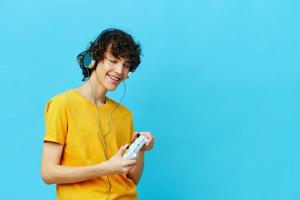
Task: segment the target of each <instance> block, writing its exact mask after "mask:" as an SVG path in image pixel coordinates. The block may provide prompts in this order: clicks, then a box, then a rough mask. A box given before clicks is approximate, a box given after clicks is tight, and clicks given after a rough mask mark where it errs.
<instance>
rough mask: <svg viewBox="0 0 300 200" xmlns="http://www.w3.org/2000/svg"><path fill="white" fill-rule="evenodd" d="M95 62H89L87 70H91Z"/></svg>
mask: <svg viewBox="0 0 300 200" xmlns="http://www.w3.org/2000/svg"><path fill="white" fill-rule="evenodd" d="M95 63H96V62H95V60H94V59H93V60H92V61H91V63H90V64H89V65H88V68H89V69H92V68H93V67H94V66H95Z"/></svg>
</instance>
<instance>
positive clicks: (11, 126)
mask: <svg viewBox="0 0 300 200" xmlns="http://www.w3.org/2000/svg"><path fill="white" fill-rule="evenodd" d="M299 9H300V4H299V1H293V0H285V1H282V0H265V1H261V0H251V1H250V0H248V1H244V0H236V1H233V0H207V1H187V0H186V1H171V0H169V1H158V0H156V1H153V0H151V1H138V0H135V1H133V0H132V1H125V0H122V1H121V0H120V1H116V0H111V1H99V0H92V1H83V0H80V1H79V0H78V1H70V0H68V1H58V0H53V1H40V0H30V1H21V0H19V1H18V0H1V1H0V27H1V37H0V57H1V60H0V67H1V68H0V69H1V85H0V90H1V93H2V95H1V104H0V107H1V113H0V120H1V121H0V122H1V140H2V142H1V145H0V156H1V161H0V162H1V163H0V168H1V181H0V188H1V189H0V190H1V195H0V196H1V199H32V200H35V199H36V200H37V199H43V200H48V199H49V200H50V199H55V187H54V186H53V185H52V186H47V185H45V184H44V183H43V182H42V180H41V178H40V157H41V148H42V138H43V134H44V124H43V123H44V118H43V114H44V106H45V104H46V101H47V100H48V99H49V98H50V97H52V96H53V95H55V94H57V93H60V92H62V91H64V90H67V89H69V88H74V87H77V86H79V85H80V84H81V81H80V80H81V72H80V70H79V67H78V64H77V62H76V59H75V58H76V55H77V53H79V52H80V51H82V50H83V49H84V48H85V47H87V45H88V43H89V41H91V40H93V39H94V38H95V37H96V36H97V35H98V34H99V33H100V31H102V30H103V29H105V28H109V27H116V28H121V29H124V30H126V31H128V32H130V33H131V34H133V35H134V36H135V38H136V40H138V41H140V42H141V44H142V47H143V54H144V56H143V59H142V64H141V65H140V68H139V69H138V70H137V71H136V73H134V74H133V76H132V77H131V78H130V79H129V80H128V83H127V93H126V97H125V100H124V102H123V103H124V104H125V105H126V106H127V107H129V108H130V109H131V110H132V111H133V114H134V119H135V127H136V130H151V131H152V132H153V134H154V135H155V137H156V146H155V149H154V150H153V151H152V152H151V153H148V155H147V157H146V167H145V171H144V175H143V178H142V181H141V182H140V185H139V186H138V191H139V197H140V199H143V200H153V199H163V200H164V199H167V200H168V199H172V200H173V199H178V200H182V199H201V200H254V199H255V200H260V199H263V200H267V199H270V200H275V199H276V200H279V199H280V200H296V199H300V192H299V188H300V181H299V180H300V172H299V169H300V158H299V153H300V147H299V146H300V145H299V143H300V135H299V130H300V125H299V122H300V109H299V102H300V93H299V89H300V81H299V80H300V79H299V77H300V68H299V67H300V60H299V57H300V55H299V54H300V53H299V52H300V39H299V36H300V28H299V27H300V26H299V20H300V14H299ZM122 92H123V88H122V87H120V88H119V89H118V91H117V92H116V94H114V95H112V97H113V98H115V99H116V100H118V99H119V98H120V97H121V94H122Z"/></svg>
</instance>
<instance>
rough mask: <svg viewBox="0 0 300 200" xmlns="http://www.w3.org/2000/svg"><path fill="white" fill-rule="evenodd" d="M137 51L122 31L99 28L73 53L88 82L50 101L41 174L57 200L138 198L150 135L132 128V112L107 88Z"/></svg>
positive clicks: (136, 58) (131, 65) (133, 64)
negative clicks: (141, 140)
mask: <svg viewBox="0 0 300 200" xmlns="http://www.w3.org/2000/svg"><path fill="white" fill-rule="evenodd" d="M140 52H141V50H140V45H139V44H137V43H135V42H134V40H133V39H132V37H131V35H129V34H127V33H125V32H124V31H121V30H118V29H107V30H105V31H103V32H102V33H101V34H100V35H99V37H98V38H97V39H96V40H95V42H93V43H91V46H90V47H89V48H88V50H87V51H85V52H83V53H81V54H80V55H79V56H78V60H79V63H80V67H81V69H82V70H83V76H84V80H87V81H86V82H85V83H84V84H83V85H82V86H80V87H79V88H76V89H71V90H68V91H66V92H64V93H61V94H59V95H57V96H55V97H53V98H52V99H51V100H49V102H48V104H47V106H46V110H45V124H46V125H45V126H46V133H45V137H44V146H43V153H42V165H41V174H42V178H43V180H44V182H45V183H47V184H56V189H57V197H58V199H59V200H75V199H78V200H94V199H95V200H96V199H97V200H99V199H110V200H112V199H137V192H136V185H137V184H138V182H139V179H140V177H141V174H142V171H143V165H144V152H145V151H148V150H151V149H152V147H153V144H154V138H153V137H152V135H151V133H150V132H139V133H135V132H134V130H133V122H132V115H131V112H130V111H129V110H128V109H127V108H126V107H124V106H122V105H120V104H119V103H116V102H115V101H113V100H111V99H109V98H108V97H106V93H107V91H113V90H115V89H116V88H117V87H118V85H119V84H120V83H121V82H122V81H124V80H125V79H126V78H127V77H128V74H129V73H130V72H133V71H134V70H135V69H136V68H137V66H138V65H139V64H140ZM87 61H88V62H87ZM140 134H142V135H145V136H146V137H147V138H148V142H147V143H146V145H145V146H144V147H143V148H142V150H141V151H139V153H138V156H137V157H136V159H134V160H124V159H123V158H122V155H123V153H124V152H125V151H126V148H127V147H128V144H129V143H130V142H131V141H132V140H133V139H135V138H137V137H138V136H139V135H140Z"/></svg>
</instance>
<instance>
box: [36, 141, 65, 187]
mask: <svg viewBox="0 0 300 200" xmlns="http://www.w3.org/2000/svg"><path fill="white" fill-rule="evenodd" d="M63 147H64V146H63V145H62V144H59V143H55V142H48V141H45V142H44V145H43V153H42V166H41V167H42V169H41V172H42V178H43V179H44V181H45V182H47V174H48V172H49V171H48V169H49V167H51V166H52V165H59V164H60V159H61V155H62V151H63Z"/></svg>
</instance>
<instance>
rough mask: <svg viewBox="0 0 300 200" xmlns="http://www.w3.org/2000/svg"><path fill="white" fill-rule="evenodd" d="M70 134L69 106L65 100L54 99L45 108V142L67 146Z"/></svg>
mask: <svg viewBox="0 0 300 200" xmlns="http://www.w3.org/2000/svg"><path fill="white" fill-rule="evenodd" d="M67 132H68V115H67V104H66V103H65V102H64V101H63V99H59V98H53V99H51V100H49V101H48V103H47V105H46V108H45V137H44V141H50V142H56V143H60V144H62V145H64V144H65V141H66V136H67Z"/></svg>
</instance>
